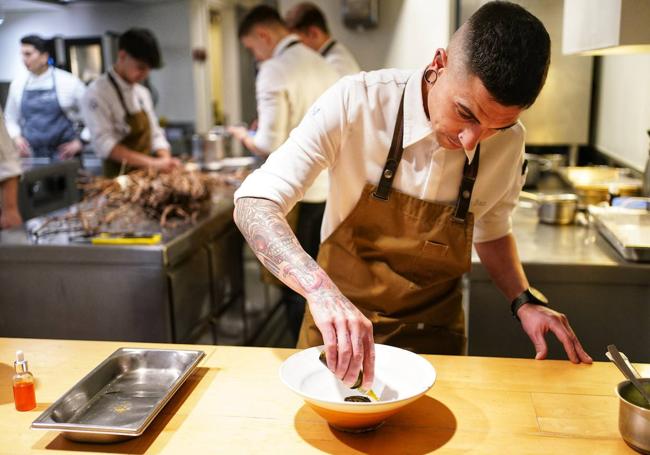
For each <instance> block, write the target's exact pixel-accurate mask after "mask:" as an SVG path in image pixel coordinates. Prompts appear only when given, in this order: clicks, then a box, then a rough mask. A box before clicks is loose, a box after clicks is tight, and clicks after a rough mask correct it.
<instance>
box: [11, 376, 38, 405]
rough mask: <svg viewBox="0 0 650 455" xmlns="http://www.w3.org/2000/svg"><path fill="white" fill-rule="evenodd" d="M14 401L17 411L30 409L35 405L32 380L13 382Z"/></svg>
mask: <svg viewBox="0 0 650 455" xmlns="http://www.w3.org/2000/svg"><path fill="white" fill-rule="evenodd" d="M14 402H15V403H16V409H17V410H19V411H30V410H32V409H34V408H35V407H36V395H35V394H34V383H33V382H18V383H16V384H14Z"/></svg>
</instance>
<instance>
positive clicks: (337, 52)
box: [318, 38, 361, 77]
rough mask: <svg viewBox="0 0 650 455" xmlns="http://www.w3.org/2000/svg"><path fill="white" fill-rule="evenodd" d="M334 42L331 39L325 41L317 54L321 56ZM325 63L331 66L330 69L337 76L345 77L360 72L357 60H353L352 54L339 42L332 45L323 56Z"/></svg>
mask: <svg viewBox="0 0 650 455" xmlns="http://www.w3.org/2000/svg"><path fill="white" fill-rule="evenodd" d="M332 41H334V40H333V39H331V38H330V39H329V40H327V42H326V43H325V44H323V45H322V46H321V48H320V49H318V53H319V54H321V55H323V52H324V51H325V50H326V49H327V46H329V45H330V43H332ZM323 57H324V58H325V60H326V61H327V63H329V64H330V65H332V68H334V69H335V70H336V72H337V73H339V76H341V77H342V76H347V75H349V74H356V73H358V72H359V71H361V68H359V64H358V63H357V60H356V59H355V58H354V56H353V55H352V53H351V52H350V51H349V50H348V48H347V47H345V46H344V45H343V44H341V42H339V41H336V42H335V43H334V45H333V46H332V47H331V48H330V50H329V51H327V54H325V55H323Z"/></svg>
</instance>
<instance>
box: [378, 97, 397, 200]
mask: <svg viewBox="0 0 650 455" xmlns="http://www.w3.org/2000/svg"><path fill="white" fill-rule="evenodd" d="M403 133H404V92H402V99H401V100H400V102H399V111H397V120H396V121H395V130H394V131H393V141H392V142H391V144H390V150H389V151H388V159H386V164H384V170H383V171H382V172H381V179H380V180H379V184H378V185H377V189H376V190H375V191H374V192H373V193H372V195H373V196H374V197H375V198H377V199H383V200H384V201H387V200H388V195H389V194H390V190H391V187H392V186H393V178H395V174H397V166H399V162H400V160H401V159H402V153H403V152H404V149H403V148H402V139H403V136H404V134H403Z"/></svg>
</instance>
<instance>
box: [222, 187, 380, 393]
mask: <svg viewBox="0 0 650 455" xmlns="http://www.w3.org/2000/svg"><path fill="white" fill-rule="evenodd" d="M234 218H235V223H237V226H238V227H239V229H240V230H241V232H242V234H243V235H244V237H245V238H246V240H247V241H248V243H249V245H250V246H251V248H252V249H253V252H254V253H255V254H256V255H257V257H258V258H259V260H260V261H261V262H262V264H264V266H265V267H266V268H267V269H269V271H271V272H272V273H273V274H274V275H275V276H276V277H278V279H280V280H281V281H282V282H283V283H285V284H286V285H287V286H289V287H290V288H292V289H293V290H294V291H296V292H298V293H299V294H301V295H302V296H303V297H305V299H307V303H308V304H309V309H310V311H311V313H312V316H313V317H314V322H315V323H316V327H318V330H320V332H321V334H322V335H323V342H324V343H325V352H326V356H327V366H328V367H329V369H330V370H332V372H333V373H334V374H336V376H337V377H338V378H339V379H341V380H342V381H343V382H344V384H346V385H348V386H351V385H352V384H354V382H355V380H356V379H357V376H358V375H359V370H360V369H361V368H363V372H364V374H363V384H362V387H364V388H366V389H369V388H371V387H372V382H373V379H374V370H375V345H374V341H373V337H372V323H371V322H370V321H369V320H368V318H366V317H365V316H364V315H363V314H362V313H361V312H360V311H359V310H358V309H357V307H355V306H354V304H352V302H350V301H349V300H348V299H347V298H346V297H345V296H344V295H343V294H342V293H341V291H339V289H338V288H337V287H336V285H335V284H334V282H333V281H332V280H331V279H330V277H328V276H327V274H326V273H325V271H324V270H323V269H321V268H320V267H319V266H318V264H317V263H316V261H314V260H313V259H312V258H311V257H310V256H309V255H308V254H307V253H306V252H305V251H304V250H303V249H302V247H301V246H300V244H299V243H298V239H297V238H296V236H295V235H294V234H293V232H291V228H290V227H289V225H288V224H287V221H286V220H285V218H284V216H283V215H282V211H281V210H280V207H279V206H278V205H277V204H276V203H275V202H272V201H269V200H266V199H257V198H241V199H239V200H238V201H237V203H236V205H235V214H234Z"/></svg>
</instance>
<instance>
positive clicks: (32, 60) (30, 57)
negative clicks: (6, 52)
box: [20, 44, 50, 73]
mask: <svg viewBox="0 0 650 455" xmlns="http://www.w3.org/2000/svg"><path fill="white" fill-rule="evenodd" d="M20 54H21V55H22V57H23V63H24V64H25V66H26V67H27V69H28V70H29V71H30V72H32V73H35V72H39V71H40V70H42V69H43V68H45V67H46V66H47V60H48V59H49V58H50V54H48V53H47V52H39V51H38V50H37V49H36V48H35V47H34V46H32V45H31V44H21V45H20Z"/></svg>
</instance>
